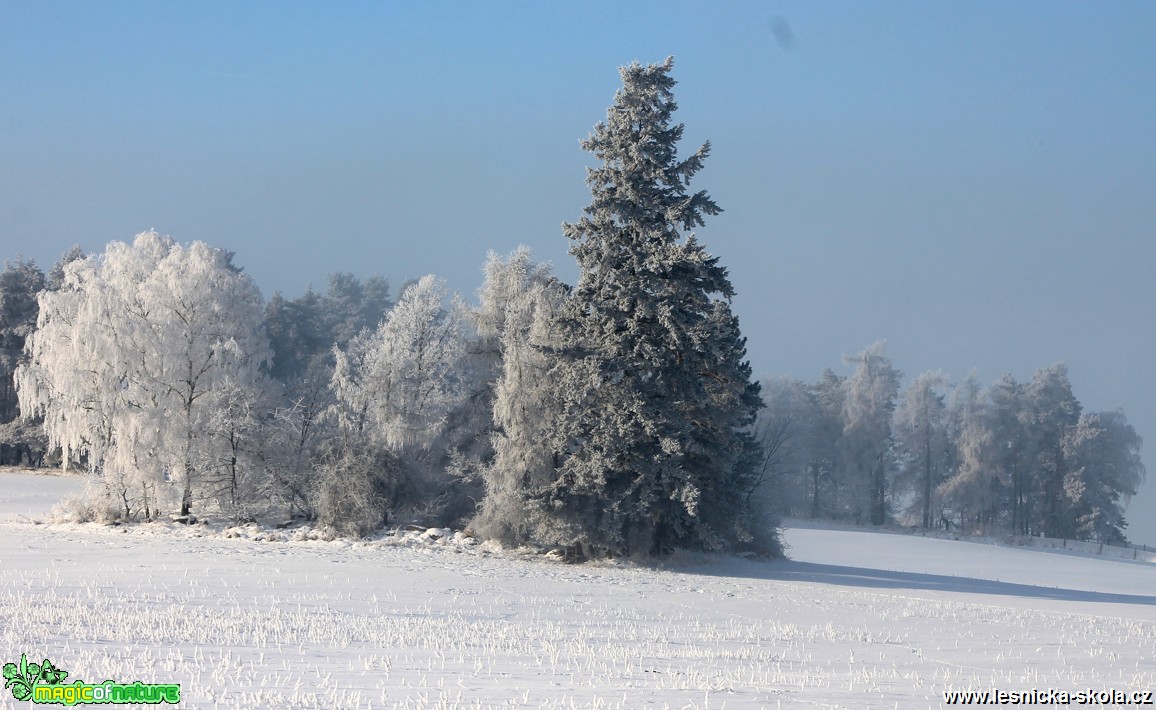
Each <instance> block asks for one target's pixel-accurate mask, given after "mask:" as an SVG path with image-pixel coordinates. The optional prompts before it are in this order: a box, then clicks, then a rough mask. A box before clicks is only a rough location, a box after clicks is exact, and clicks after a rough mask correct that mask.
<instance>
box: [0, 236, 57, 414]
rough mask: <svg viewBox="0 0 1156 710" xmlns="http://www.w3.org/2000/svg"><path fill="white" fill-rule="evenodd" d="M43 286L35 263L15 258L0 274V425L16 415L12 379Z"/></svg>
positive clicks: (42, 277)
mask: <svg viewBox="0 0 1156 710" xmlns="http://www.w3.org/2000/svg"><path fill="white" fill-rule="evenodd" d="M45 285H46V282H45V278H44V272H42V271H41V270H40V269H39V268H38V267H37V266H36V264H35V263H34V262H31V261H24V260H23V259H21V258H19V257H18V258H16V259H15V260H14V261H6V262H5V263H4V270H3V271H0V423H3V422H9V421H12V420H13V419H15V418H16V417H17V415H18V414H19V410H18V408H17V406H16V405H17V402H16V388H15V386H14V383H13V379H12V378H13V375H14V374H15V372H16V366H17V365H19V364H20V362H21V361H22V360H23V359H24V343H25V340H26V339H27V338H28V336H29V335H30V334H31V333H32V331H33V330H34V329H35V328H36V316H37V313H38V310H39V306H38V305H37V297H38V296H39V294H40V292H41V291H42V290H44V288H45Z"/></svg>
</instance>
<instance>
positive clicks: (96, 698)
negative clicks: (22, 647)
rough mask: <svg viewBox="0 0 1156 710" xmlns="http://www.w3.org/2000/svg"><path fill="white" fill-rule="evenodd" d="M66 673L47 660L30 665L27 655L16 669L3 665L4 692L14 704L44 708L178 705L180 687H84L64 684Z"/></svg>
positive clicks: (108, 684)
mask: <svg viewBox="0 0 1156 710" xmlns="http://www.w3.org/2000/svg"><path fill="white" fill-rule="evenodd" d="M67 677H68V671H65V670H61V669H60V668H57V667H56V665H55V664H53V663H52V661H50V660H48V659H47V658H45V659H44V661H43V662H41V663H29V662H28V658H27V654H23V653H22V654H20V663H19V665H17V664H15V663H5V664H4V688H5V689H11V690H12V697H14V698H16V699H17V700H31V701H32V702H34V703H42V704H46V705H105V704H110V703H112V704H117V705H124V704H130V703H132V704H150V705H158V704H160V703H169V704H172V705H176V704H177V703H179V702H180V701H181V685H180V683H172V684H168V685H159V684H153V683H141V682H140V681H136V682H133V683H116V682H114V681H111V680H106V681H104V682H103V683H99V684H92V683H85V682H84V681H82V680H76V681H73V682H71V683H65V682H64V679H65V678H67Z"/></svg>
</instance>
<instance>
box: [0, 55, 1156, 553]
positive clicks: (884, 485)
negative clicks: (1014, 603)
mask: <svg viewBox="0 0 1156 710" xmlns="http://www.w3.org/2000/svg"><path fill="white" fill-rule="evenodd" d="M671 68H672V62H671V61H670V60H667V61H666V62H665V63H662V64H655V65H649V66H642V65H639V64H633V65H630V66H627V67H623V68H622V69H621V74H622V79H623V86H622V88H621V89H620V90H619V92H618V93H617V95H616V96H615V100H614V104H613V106H612V107H611V109H610V110H609V111H608V113H607V119H606V121H605V122H604V123H600V124H598V125H597V126H596V127H595V129H594V132H593V133H592V134H591V136H590V137H589V138H588V139H587V140H585V141H584V142H583V147H584V148H585V149H586V150H587V151H589V152H591V153H592V154H593V155H594V156H595V157H596V158H597V159H598V160H599V161H600V167H598V168H596V169H593V170H591V171H590V173H589V176H588V178H587V183H588V185H589V187H590V191H591V202H590V204H589V205H588V206H587V207H586V208H585V209H584V210H583V214H582V216H581V217H580V218H579V219H578V220H577V221H576V222H574V223H571V224H567V225H565V227H564V233H565V237H566V238H567V239H569V240H570V243H571V250H570V253H571V254H572V255H573V256H574V258H575V259H576V260H577V262H578V266H579V279H578V282H577V283H576V284H574V285H569V284H564V283H562V282H560V281H559V280H558V279H557V278H555V277H554V276H553V275H552V273H551V271H550V268H549V267H548V266H546V265H542V264H538V263H535V262H534V260H533V258H532V255H531V254H530V252H529V250H528V249H525V248H520V249H518V250H516V251H515V252H513V253H512V254H509V255H507V256H499V255H496V254H491V255H490V257H489V259H488V261H487V262H486V264H485V280H484V283H483V284H482V286H481V288H480V289H479V290H478V292H477V297H476V299H475V300H474V301H473V302H467V301H466V300H465V299H463V298H461V297H460V296H458V295H455V294H451V292H450V290H449V288H448V286H447V285H446V284H445V283H444V282H443V281H441V280H439V279H438V278H436V277H435V276H432V275H429V276H424V277H422V278H420V279H416V280H413V281H410V282H407V283H406V284H404V285H402V287H401V288H400V289H399V290H398V292H397V293H396V294H393V293H391V291H390V288H389V285H388V284H387V283H386V281H385V280H384V279H382V278H378V277H374V278H369V279H365V280H362V279H359V278H356V277H354V276H353V275H351V274H346V273H338V274H331V275H330V276H329V279H328V284H327V288H326V290H325V291H324V292H317V291H313V290H308V291H306V292H305V293H304V294H302V295H300V296H297V297H296V298H292V299H290V298H286V297H285V296H283V295H282V294H280V293H276V294H274V295H273V296H272V297H271V298H270V299H269V300H268V301H266V300H264V298H263V297H262V295H261V293H260V291H259V289H258V288H257V286H256V284H255V283H254V282H253V281H252V279H251V278H250V277H249V276H247V275H246V274H244V273H243V271H242V269H241V268H240V267H239V265H237V264H234V262H233V254H232V253H231V252H229V251H227V250H225V249H220V248H214V247H210V246H208V245H206V244H203V243H200V242H195V243H192V244H189V245H183V244H180V243H178V242H177V241H175V240H174V239H172V238H170V237H166V236H162V235H160V234H157V233H156V232H145V233H143V234H140V235H138V236H137V237H136V238H135V239H134V240H133V241H132V243H125V242H113V243H111V244H109V245H108V246H107V247H106V248H105V250H104V251H103V252H100V253H97V254H91V255H85V254H84V253H83V252H82V251H81V250H80V249H79V248H73V249H71V250H69V251H68V252H67V253H66V254H65V255H64V256H63V257H62V258H61V260H60V261H59V262H58V263H57V264H55V265H54V266H53V267H52V268H51V269H49V271H48V272H47V273H44V272H43V271H42V270H41V269H40V268H39V267H37V266H36V265H35V264H34V263H31V262H28V261H24V260H22V259H21V258H19V257H17V258H15V259H14V260H10V261H8V262H6V265H5V268H4V271H3V272H2V273H0V463H20V462H27V463H29V464H33V465H41V464H43V463H44V462H45V460H46V459H47V460H48V461H51V462H57V461H59V462H60V463H61V464H62V465H65V466H68V467H74V468H79V469H81V470H83V471H85V472H87V474H88V475H89V477H90V483H89V486H88V489H87V492H86V494H85V495H83V496H81V497H79V498H77V499H74V500H72V501H70V503H69V504H68V506H67V511H66V512H67V514H68V515H69V516H70V517H71V519H73V520H79V521H90V520H98V521H114V520H150V519H155V518H157V517H158V516H162V515H164V516H170V517H172V518H174V519H178V520H182V521H186V522H192V521H193V520H195V519H196V517H197V516H198V515H200V516H202V517H205V516H212V515H216V516H222V517H227V518H229V519H232V520H235V521H238V522H240V521H258V520H270V519H276V520H277V521H278V522H280V521H284V520H285V519H287V518H288V519H298V520H309V521H313V522H315V523H316V524H321V525H327V526H331V527H332V528H333V529H334V530H336V531H337V532H339V533H341V534H346V535H351V536H359V535H366V534H369V533H371V532H373V531H375V530H377V529H380V528H381V527H383V526H386V525H392V524H419V525H427V526H439V527H446V526H455V527H459V528H467V527H468V528H469V529H472V530H473V531H474V532H475V533H477V534H478V535H481V536H484V537H487V538H490V539H494V540H497V541H500V542H502V543H503V544H507V545H520V544H527V543H529V544H537V545H543V546H556V547H559V548H564V549H565V551H566V553H567V555H568V556H570V557H571V558H572V559H583V558H588V557H602V556H624V555H625V556H639V555H642V556H645V555H656V554H665V553H668V552H670V551H672V550H675V549H679V548H689V549H702V550H733V551H747V552H750V553H753V554H759V555H766V556H774V555H777V554H779V553H780V549H779V546H778V541H777V524H778V519H779V516H782V515H794V516H806V517H815V518H831V519H838V520H851V521H856V522H860V523H873V524H884V523H893V522H899V523H904V524H911V525H919V526H922V527H924V528H941V529H955V530H963V531H967V532H984V533H992V532H1012V533H1017V534H1030V535H1038V534H1045V535H1048V536H1052V537H1066V538H1078V539H1088V540H1100V541H1103V542H1118V541H1122V540H1124V539H1125V537H1124V528H1125V526H1126V522H1125V520H1124V506H1125V504H1126V503H1127V500H1128V498H1129V497H1130V496H1131V495H1134V494H1135V492H1136V490H1137V487H1138V486H1139V485H1140V483H1141V482H1142V481H1143V479H1144V475H1145V472H1144V468H1143V465H1142V464H1141V463H1140V457H1139V452H1140V445H1141V440H1140V437H1139V436H1138V435H1137V434H1136V432H1135V431H1134V430H1133V429H1132V427H1131V426H1129V424H1128V422H1127V419H1126V418H1125V417H1124V414H1123V413H1122V412H1119V411H1115V412H1099V413H1089V412H1084V411H1082V409H1081V407H1080V404H1079V402H1078V400H1077V399H1076V397H1075V396H1074V394H1073V393H1072V391H1071V386H1070V384H1069V382H1068V377H1067V371H1066V369H1065V368H1064V366H1063V365H1053V366H1051V367H1047V368H1044V369H1041V370H1040V371H1038V372H1037V373H1036V374H1035V376H1034V377H1033V378H1032V380H1031V381H1030V382H1026V383H1020V382H1016V381H1015V380H1014V379H1012V378H1011V377H1005V378H1004V379H1002V380H1000V381H999V382H997V383H995V384H994V385H991V386H990V387H986V388H985V387H982V386H981V385H980V384H979V383H977V382H975V380H974V378H969V379H968V380H965V381H964V382H962V383H959V384H957V385H954V386H951V385H949V383H948V382H947V380H946V379H945V378H944V377H943V376H942V375H939V374H937V373H934V372H931V373H924V374H922V375H920V376H918V377H916V378H915V379H914V381H913V382H911V384H910V385H909V386H907V387H906V388H905V389H902V391H901V377H900V373H899V372H897V371H896V370H895V369H894V368H893V367H892V365H891V362H890V361H889V360H888V359H887V357H886V356H885V354H884V351H883V346H882V345H881V344H875V345H872V346H870V347H868V348H867V349H866V350H864V351H863V352H862V353H861V354H859V355H858V356H856V357H853V358H849V359H848V364H849V365H850V366H851V367H852V368H853V372H852V374H850V375H848V376H841V375H837V374H835V373H834V372H833V371H831V370H827V371H825V372H824V374H823V376H822V377H821V378H820V380H819V381H818V382H816V383H803V382H798V381H793V380H767V381H764V382H762V383H759V382H756V381H755V380H754V379H753V377H752V374H751V367H750V364H749V363H748V362H747V361H746V351H745V339H744V338H743V337H742V334H741V332H740V329H739V323H738V320H737V318H736V317H735V316H734V315H733V313H732V311H731V299H732V298H733V297H735V295H736V294H735V292H734V289H733V287H732V285H731V283H730V280H729V277H728V274H727V270H726V269H725V268H724V267H723V266H722V265H720V264H719V263H718V259H717V258H716V257H713V256H711V255H710V254H709V253H708V252H707V251H706V249H705V247H704V246H703V245H702V244H701V243H699V242H698V241H697V239H696V238H695V236H694V234H693V233H692V230H693V229H695V228H696V227H698V226H701V225H703V223H704V219H705V218H706V217H709V216H711V215H714V214H717V213H718V212H719V211H720V208H719V207H718V206H717V205H716V204H715V203H714V202H713V200H711V198H710V197H709V195H708V194H707V193H706V192H704V191H699V192H691V191H689V185H690V182H691V179H692V178H693V177H694V176H695V174H696V173H697V172H698V171H699V170H700V169H701V168H702V167H703V164H704V161H705V159H706V158H707V157H708V155H709V151H710V146H709V144H705V145H703V146H701V147H699V148H698V149H697V150H695V151H694V152H693V153H692V154H690V156H689V157H686V158H679V157H678V154H677V145H678V143H679V141H680V139H681V136H682V126H681V124H676V123H674V122H673V118H672V117H673V113H674V111H675V109H676V104H675V102H674V98H673V93H672V89H673V87H674V85H675V82H674V80H673V79H672V78H671V77H670V71H671Z"/></svg>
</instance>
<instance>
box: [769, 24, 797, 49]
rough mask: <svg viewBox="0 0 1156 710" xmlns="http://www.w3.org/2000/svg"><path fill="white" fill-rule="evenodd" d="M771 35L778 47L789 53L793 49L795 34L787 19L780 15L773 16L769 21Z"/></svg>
mask: <svg viewBox="0 0 1156 710" xmlns="http://www.w3.org/2000/svg"><path fill="white" fill-rule="evenodd" d="M769 24H770V26H771V34H773V35H774V36H775V42H777V43H778V45H779V47H781V48H783V49H785V50H787V51H790V50H792V49H794V48H795V32H794V30H792V29H791V23H789V22H787V18H785V17H783V16H782V15H775V16H774V17H772V18H771V21H770V23H769Z"/></svg>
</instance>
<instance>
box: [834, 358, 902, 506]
mask: <svg viewBox="0 0 1156 710" xmlns="http://www.w3.org/2000/svg"><path fill="white" fill-rule="evenodd" d="M883 350H884V343H883V342H882V341H879V342H876V343H874V344H872V345H871V346H869V347H868V348H867V349H866V350H864V351H863V352H861V353H859V354H858V355H856V356H855V357H850V358H847V361H848V362H849V363H852V364H854V365H855V373H854V374H853V375H851V377H850V378H849V379H848V380H847V394H846V398H845V399H844V402H843V436H844V441H845V445H846V447H847V452H848V453H847V456H848V464H849V468H850V470H851V472H852V475H853V476H854V478H853V479H852V480H853V484H852V491H853V492H854V496H855V500H856V501H858V502H859V503H858V505H857V506H856V508H855V518H856V520H857V521H858V520H859V519H861V517H862V515H863V513H864V512H866V513H867V514H868V516H869V518H870V520H871V522H872V524H874V525H882V524H883V523H885V522H886V521H887V515H888V510H887V472H888V469H889V466H890V458H889V457H890V454H891V441H892V440H891V417H892V413H893V412H894V411H895V398H896V397H897V396H898V393H899V377H900V375H899V371H898V370H896V369H895V368H894V367H892V365H891V360H889V359H888V358H887V357H886V356H885V355H884V354H883ZM864 504H865V505H866V510H864V509H863V506H864Z"/></svg>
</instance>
